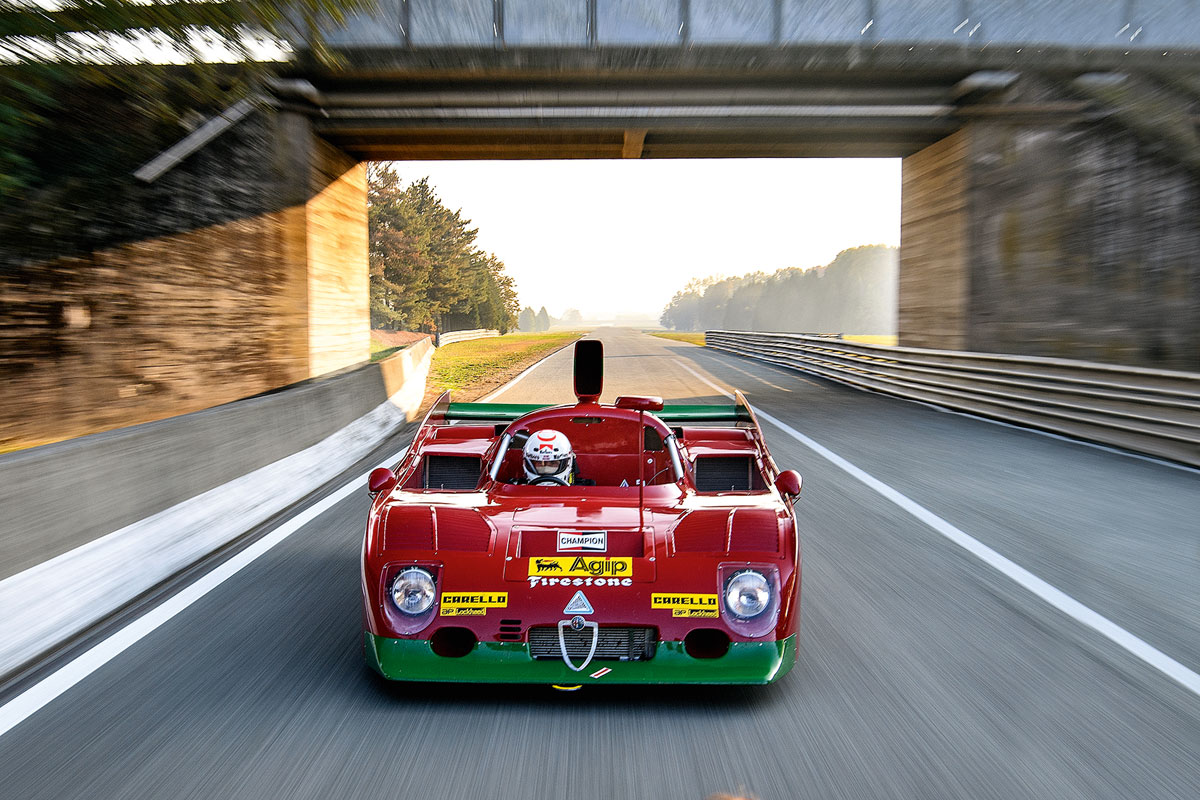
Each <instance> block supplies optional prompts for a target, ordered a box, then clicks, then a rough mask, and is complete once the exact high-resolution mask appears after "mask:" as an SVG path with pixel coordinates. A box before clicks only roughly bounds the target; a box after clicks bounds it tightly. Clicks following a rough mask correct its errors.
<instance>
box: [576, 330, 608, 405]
mask: <svg viewBox="0 0 1200 800" xmlns="http://www.w3.org/2000/svg"><path fill="white" fill-rule="evenodd" d="M603 390H604V344H603V343H602V342H601V341H600V340H599V339H580V340H579V341H578V342H576V343H575V397H576V398H577V399H578V400H579V402H580V403H596V402H599V400H600V393H601V392H602V391H603Z"/></svg>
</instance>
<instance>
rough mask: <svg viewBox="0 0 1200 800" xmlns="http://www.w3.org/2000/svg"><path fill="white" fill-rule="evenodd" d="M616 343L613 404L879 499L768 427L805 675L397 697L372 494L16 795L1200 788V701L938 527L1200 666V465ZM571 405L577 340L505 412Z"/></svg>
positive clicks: (33, 735) (806, 459)
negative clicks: (373, 580)
mask: <svg viewBox="0 0 1200 800" xmlns="http://www.w3.org/2000/svg"><path fill="white" fill-rule="evenodd" d="M595 335H596V336H598V337H599V338H601V339H603V340H604V342H605V346H606V350H607V356H608V358H607V370H608V375H607V384H606V392H605V394H604V399H605V401H611V400H612V398H614V397H615V396H616V395H617V394H619V393H641V394H650V393H654V394H661V395H663V396H664V397H666V398H668V399H673V400H683V399H693V398H700V399H702V400H706V401H713V402H716V401H720V402H725V398H724V397H723V396H721V392H723V391H728V390H730V389H731V388H732V387H737V388H741V389H742V390H743V391H745V392H746V393H747V395H748V396H749V398H750V401H751V403H753V404H754V406H755V407H756V408H758V409H761V410H762V411H764V412H766V414H767V415H769V416H770V417H771V418H773V419H775V420H778V421H779V422H782V423H785V424H786V425H788V426H790V427H791V428H792V429H794V430H795V431H796V432H797V433H799V434H800V435H801V437H809V439H811V440H812V441H815V442H816V443H818V444H819V445H820V446H823V447H824V448H827V449H828V450H829V451H831V452H832V453H833V454H836V456H837V457H840V458H841V459H844V460H845V461H846V462H849V463H850V464H851V465H853V467H855V468H857V469H858V470H861V471H862V472H864V473H866V474H868V475H869V476H871V477H873V478H874V479H876V481H877V482H879V483H877V484H875V485H868V483H864V482H863V481H862V480H860V479H859V478H856V477H854V476H852V475H851V474H850V473H848V472H847V471H846V470H845V469H843V468H841V467H839V466H837V465H835V464H834V463H833V462H831V461H830V460H829V459H828V458H826V457H824V456H822V455H820V454H818V452H816V451H815V450H814V449H812V448H811V447H810V446H808V445H806V444H805V443H803V442H802V441H801V440H800V439H797V438H796V437H794V436H792V435H791V434H789V433H788V432H786V431H784V430H782V429H780V428H778V427H776V426H775V425H773V424H771V423H765V424H764V428H765V430H766V433H767V437H768V441H769V443H770V444H771V447H772V451H773V453H774V455H775V458H776V461H777V462H778V463H779V464H780V466H781V467H783V468H795V469H797V470H799V471H800V472H801V473H802V474H803V476H804V493H803V496H802V498H801V500H800V502H799V503H798V505H797V513H798V518H799V523H800V526H801V527H800V530H801V536H802V542H803V556H804V579H803V581H804V582H803V601H802V623H801V641H800V657H799V663H798V665H797V668H796V669H795V670H794V671H793V672H792V673H791V674H789V675H788V676H786V677H785V678H784V679H783V680H781V681H780V682H779V683H777V684H775V685H773V686H769V687H744V688H727V687H711V688H708V687H701V688H695V687H692V688H675V687H665V688H663V687H633V688H631V687H615V686H608V687H587V690H586V691H580V692H576V693H573V694H559V693H555V692H553V691H552V690H549V689H543V688H541V687H520V686H469V685H439V686H407V685H388V684H385V683H384V682H382V681H380V680H378V679H377V678H375V677H374V676H373V675H372V674H370V673H368V672H367V671H366V669H365V668H364V666H363V663H362V657H361V654H360V642H361V628H360V611H359V588H358V556H359V545H360V539H361V536H362V526H363V522H364V519H365V515H366V511H367V505H368V500H367V495H366V491H365V487H364V488H363V491H361V492H357V491H356V492H354V493H353V494H352V495H351V496H349V497H348V498H347V499H345V500H343V501H342V502H339V503H337V504H335V505H334V506H333V507H332V508H330V509H329V510H328V511H326V512H325V513H323V514H322V515H320V516H319V517H318V518H316V519H315V520H314V521H312V522H311V523H310V524H308V525H306V526H304V527H303V528H301V529H300V530H299V531H298V532H296V533H295V534H294V535H292V536H291V537H290V538H288V539H286V540H285V541H283V542H282V543H281V544H279V545H278V546H276V547H275V548H274V549H272V550H270V551H269V552H267V553H266V554H265V555H263V556H262V557H260V558H258V559H257V560H256V561H254V562H253V563H251V564H250V565H249V566H247V567H246V568H245V569H243V570H241V571H240V572H238V573H237V574H236V575H234V576H233V577H231V578H230V579H229V580H227V581H225V582H224V583H222V584H221V585H220V586H219V587H217V588H216V589H214V590H213V591H212V592H210V593H209V594H207V595H206V596H204V597H203V598H202V599H201V600H199V601H198V602H196V603H195V604H194V605H192V606H190V607H189V608H187V609H186V610H185V611H183V612H182V613H180V614H179V615H178V616H176V617H174V618H173V619H171V620H170V622H168V623H167V624H165V625H163V626H162V627H161V628H159V629H158V630H156V631H155V632H153V633H152V634H150V635H149V636H147V637H146V638H144V639H142V640H141V641H140V642H138V643H137V644H136V645H134V646H133V647H131V648H129V649H128V650H125V651H124V652H122V653H121V654H120V655H118V656H117V657H116V658H114V659H113V660H111V661H110V662H109V663H107V664H106V665H105V666H103V667H102V668H100V669H98V670H96V671H95V672H94V673H92V674H90V675H89V676H88V677H86V678H85V679H84V680H83V681H81V682H80V683H79V684H78V685H76V686H75V687H74V688H72V689H71V690H69V691H68V692H66V693H65V694H63V695H62V696H61V697H59V698H58V699H56V700H54V701H53V702H51V703H50V704H48V705H47V706H46V707H44V708H43V709H41V710H40V711H38V712H37V713H35V714H34V715H32V716H31V717H29V718H28V719H27V720H25V721H24V722H22V723H20V724H19V725H17V726H16V727H14V728H13V729H12V730H10V731H9V732H8V733H7V734H5V735H3V737H0V796H2V797H4V798H20V799H21V800H26V799H29V800H32V799H33V798H54V800H66V799H67V798H86V799H87V800H96V798H162V797H171V798H215V797H221V798H256V799H257V798H276V797H278V798H289V800H298V799H299V798H372V799H373V800H374V799H376V798H381V797H406V798H487V799H488V800H491V799H492V798H510V797H511V798H550V797H556V798H557V797H570V798H579V799H580V800H586V799H588V798H597V799H599V798H606V799H607V798H695V799H696V800H699V799H700V798H704V797H707V796H708V795H710V794H712V793H715V792H732V793H743V794H747V795H754V796H757V797H759V798H762V800H775V799H777V798H779V799H782V798H800V797H804V798H823V799H824V800H832V799H833V798H855V799H856V800H857V799H858V798H891V797H897V798H921V799H922V800H931V799H932V798H967V797H969V798H1003V799H1004V800H1009V799H1010V798H1052V800H1073V799H1074V798H1135V797H1136V798H1187V799H1188V800H1194V798H1197V797H1200V696H1197V694H1196V693H1195V692H1194V691H1192V690H1190V689H1188V688H1186V687H1185V686H1184V685H1182V684H1181V683H1180V682H1179V681H1178V680H1175V679H1172V678H1171V677H1169V676H1168V675H1166V674H1164V672H1163V671H1162V670H1161V669H1160V668H1158V667H1156V666H1154V665H1153V664H1151V663H1147V661H1146V660H1144V659H1143V658H1141V657H1139V656H1137V655H1135V654H1134V653H1131V652H1130V650H1129V649H1128V648H1127V647H1122V646H1120V645H1118V644H1116V643H1114V642H1113V641H1111V640H1110V639H1108V638H1105V637H1104V636H1101V635H1100V634H1098V633H1097V632H1096V631H1095V630H1093V629H1092V628H1091V627H1088V626H1087V625H1085V624H1081V623H1080V622H1079V621H1078V620H1077V619H1075V618H1073V617H1072V616H1070V615H1069V614H1067V613H1064V612H1063V610H1061V608H1059V607H1056V606H1055V605H1053V604H1051V603H1048V602H1046V600H1044V599H1042V598H1040V597H1038V596H1036V595H1035V594H1034V593H1032V592H1030V591H1029V590H1028V589H1027V588H1025V587H1023V586H1021V585H1019V584H1018V583H1017V582H1015V581H1014V580H1013V579H1012V578H1011V577H1010V576H1009V575H1007V574H1005V573H1004V572H1003V571H1002V570H999V569H997V568H996V567H994V566H992V565H989V564H988V563H985V562H984V561H983V560H981V559H980V558H979V557H978V556H977V555H974V554H972V553H971V552H968V551H967V550H966V549H964V548H963V547H961V546H959V545H958V544H955V543H954V542H952V541H950V540H949V539H947V538H946V536H944V535H943V534H942V533H940V532H939V531H938V530H937V529H936V526H937V525H939V524H941V523H940V522H936V521H937V520H940V521H941V522H944V523H946V524H947V525H949V526H953V527H954V528H956V529H958V530H959V531H961V532H963V533H965V534H966V535H968V536H969V537H971V538H972V539H973V540H975V541H977V542H979V543H980V544H981V545H983V546H984V547H986V548H991V549H993V550H994V551H996V552H997V553H999V554H1001V555H1002V556H1003V557H1004V558H1006V559H1009V560H1011V562H1013V563H1015V564H1017V565H1019V566H1020V567H1023V568H1025V569H1027V570H1029V571H1030V572H1031V573H1033V574H1034V575H1035V576H1037V577H1038V578H1040V579H1042V580H1044V581H1046V582H1047V583H1049V584H1050V585H1052V586H1053V587H1055V588H1057V589H1059V590H1061V591H1062V592H1064V593H1066V594H1067V595H1069V596H1071V597H1072V598H1074V599H1075V600H1076V601H1078V602H1079V603H1081V604H1083V606H1084V607H1086V608H1087V609H1088V610H1089V611H1091V612H1095V613H1096V614H1098V615H1100V617H1102V618H1104V619H1105V620H1107V621H1110V622H1111V623H1113V624H1114V625H1116V626H1119V628H1120V629H1123V630H1124V631H1126V632H1128V633H1130V634H1132V635H1133V636H1135V637H1138V638H1139V639H1141V640H1144V642H1145V643H1146V645H1147V646H1148V647H1149V648H1152V649H1153V651H1154V652H1158V653H1161V654H1164V655H1165V656H1166V657H1168V658H1170V659H1174V660H1175V661H1176V662H1177V663H1178V664H1179V665H1181V666H1182V668H1183V669H1184V670H1185V671H1190V672H1191V673H1192V674H1194V673H1195V672H1196V671H1200V635H1198V634H1200V476H1198V475H1197V474H1196V473H1195V472H1191V471H1187V470H1182V469H1177V468H1172V467H1170V466H1166V465H1162V464H1159V463H1155V462H1152V461H1147V460H1141V459H1138V458H1134V457H1130V456H1127V455H1121V454H1117V453H1113V452H1108V451H1105V450H1102V449H1098V448H1092V447H1087V446H1083V445H1080V444H1077V443H1072V442H1067V441H1063V440H1059V439H1055V438H1052V437H1047V436H1042V435H1038V434H1034V433H1030V432H1028V431H1022V430H1018V429H1013V428H1009V427H1005V426H1001V425H996V424H991V423H987V422H983V421H980V420H977V419H973V418H970V417H965V416H961V415H956V414H950V413H943V412H939V411H936V410H934V409H931V408H927V407H924V406H921V405H917V404H913V403H906V402H902V401H898V400H894V399H889V398H884V397H877V396H874V395H870V394H866V393H862V392H858V391H855V390H852V389H848V388H844V387H840V386H837V385H835V384H830V383H827V382H824V381H821V380H820V379H816V378H809V377H806V376H803V375H799V374H797V373H791V372H787V371H784V370H781V369H777V368H774V367H770V366H767V365H763V364H758V363H756V362H753V361H750V360H746V359H741V358H737V357H734V356H730V355H726V354H720V353H714V352H711V351H707V350H705V349H703V348H699V347H695V346H692V345H687V344H682V343H676V342H670V341H666V340H662V339H658V338H653V337H649V336H646V335H643V334H639V333H636V332H633V331H625V330H618V329H603V330H601V331H598V332H597V333H596V334H595ZM570 385H571V384H570V351H569V349H568V350H566V351H561V352H560V353H558V354H556V355H554V356H552V357H551V358H549V359H548V360H547V361H545V362H543V363H542V364H541V365H539V366H538V367H537V368H535V369H534V370H532V371H531V372H529V373H527V374H526V375H525V376H524V377H522V378H521V379H520V380H518V381H517V382H515V383H514V384H510V385H509V387H508V388H507V389H506V390H504V391H503V392H501V393H500V394H499V395H497V396H496V397H495V398H494V399H496V400H501V401H507V402H549V401H568V400H570V399H571V394H570ZM403 444H404V442H403V441H395V442H389V443H386V445H385V446H384V448H382V449H381V452H383V451H384V450H388V449H390V452H395V451H397V450H399V448H400V447H402V446H403ZM880 486H886V487H887V488H889V489H890V490H891V491H892V492H894V493H897V494H898V495H900V496H903V497H904V498H906V499H907V500H908V501H909V502H910V503H912V504H914V505H915V506H919V507H921V508H923V509H924V510H925V511H926V512H927V515H926V517H925V518H924V519H922V518H919V517H918V516H916V515H914V513H912V512H911V511H910V510H906V508H904V507H902V506H901V505H897V502H895V501H894V500H893V499H888V497H886V496H885V492H883V490H881V489H880V488H879V487H880ZM931 518H932V519H933V520H935V523H933V524H931V522H930V519H931Z"/></svg>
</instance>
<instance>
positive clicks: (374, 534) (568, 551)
mask: <svg viewBox="0 0 1200 800" xmlns="http://www.w3.org/2000/svg"><path fill="white" fill-rule="evenodd" d="M602 361H603V349H602V345H601V343H600V342H599V341H596V340H582V341H580V342H577V343H576V346H575V395H576V397H577V398H578V403H577V404H573V405H563V406H550V407H543V406H526V405H508V404H498V403H451V402H450V396H449V393H446V394H444V395H442V397H441V398H440V399H439V400H438V401H437V403H436V404H435V405H434V406H433V408H432V409H431V410H430V412H429V414H428V415H427V416H426V418H425V420H424V422H423V423H422V425H421V428H420V430H418V431H417V434H416V437H415V438H414V440H413V443H412V446H411V447H410V448H409V449H408V451H407V453H406V454H405V457H404V459H403V460H402V461H401V462H400V463H399V464H398V465H397V466H396V467H395V469H386V468H380V469H377V470H375V471H374V472H372V473H371V476H370V492H371V494H372V496H373V498H374V499H373V502H372V504H371V511H370V515H369V516H368V518H367V529H366V537H365V540H364V542H363V549H362V593H363V619H364V628H365V630H364V650H365V654H366V660H367V663H368V664H369V665H370V666H371V667H372V668H374V669H375V670H377V671H378V672H379V673H380V674H381V675H383V676H384V677H385V678H390V679H393V680H404V681H480V682H520V683H544V684H552V685H560V686H561V685H567V684H569V685H578V684H580V683H587V682H605V683H608V682H616V683H750V684H762V683H771V682H772V681H775V680H777V679H778V678H779V677H781V676H782V675H784V674H785V673H787V671H788V670H789V669H791V667H792V665H793V664H794V663H795V661H796V642H797V638H798V628H799V621H800V544H799V541H798V539H797V536H796V520H795V516H794V514H793V511H792V504H793V502H794V501H795V499H796V498H797V496H798V495H799V494H800V476H799V475H798V474H796V473H795V472H793V471H791V470H788V471H785V472H780V471H779V469H778V468H777V467H776V466H775V462H774V461H773V460H772V459H771V454H770V453H769V452H768V450H767V444H766V441H765V440H764V439H763V434H762V430H761V429H760V428H759V425H758V422H757V420H756V419H755V417H754V413H753V411H752V410H751V409H750V406H749V405H748V404H747V403H746V401H745V398H744V397H742V395H741V394H740V393H738V394H737V401H736V403H735V404H732V405H726V406H722V405H666V406H664V405H663V402H662V400H661V399H660V398H656V397H619V398H617V401H616V403H615V404H614V405H601V404H599V402H598V400H599V397H600V390H601V385H602V381H603V374H602V370H603V365H602Z"/></svg>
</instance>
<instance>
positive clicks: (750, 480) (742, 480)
mask: <svg viewBox="0 0 1200 800" xmlns="http://www.w3.org/2000/svg"><path fill="white" fill-rule="evenodd" d="M695 476H696V491H698V492H748V491H750V489H751V488H753V484H754V459H752V458H750V457H749V456H705V457H704V458H697V459H696V467H695Z"/></svg>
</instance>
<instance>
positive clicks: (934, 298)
mask: <svg viewBox="0 0 1200 800" xmlns="http://www.w3.org/2000/svg"><path fill="white" fill-rule="evenodd" d="M969 141H970V140H969V133H968V132H967V131H965V130H964V131H959V132H958V133H955V134H953V135H951V136H948V137H947V138H945V139H943V140H942V141H940V142H937V143H935V144H932V145H930V146H929V147H926V148H925V149H924V150H921V151H920V152H918V153H914V154H913V155H911V156H909V157H908V158H906V159H904V161H903V163H902V167H901V176H902V177H901V210H900V300H899V305H900V308H899V313H898V317H899V329H900V344H902V345H905V346H908V347H933V348H941V349H946V350H963V349H965V348H966V345H967V324H968V320H967V297H968V289H969V279H968V275H969V269H968V267H969V250H968V241H967V232H968V225H967V222H968V208H967V199H968V194H967V153H968V145H969Z"/></svg>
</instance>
